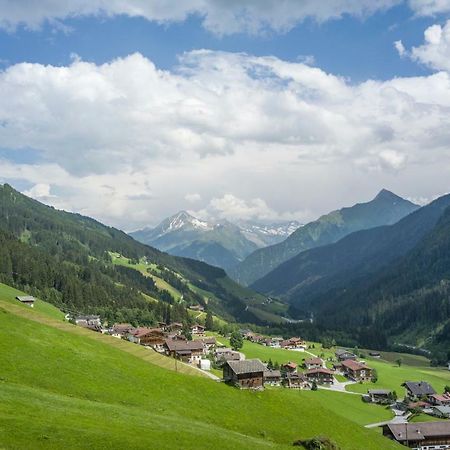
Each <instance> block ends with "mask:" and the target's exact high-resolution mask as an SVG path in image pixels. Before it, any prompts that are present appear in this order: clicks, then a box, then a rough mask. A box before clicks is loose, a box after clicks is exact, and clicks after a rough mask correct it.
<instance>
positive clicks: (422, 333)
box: [254, 195, 450, 361]
mask: <svg viewBox="0 0 450 450" xmlns="http://www.w3.org/2000/svg"><path fill="white" fill-rule="evenodd" d="M449 208H450V195H447V196H444V197H441V198H439V199H437V200H435V201H434V202H432V203H431V204H429V205H427V206H425V207H422V208H421V209H419V210H418V211H416V212H414V213H412V214H410V215H409V216H407V217H405V218H404V219H402V220H401V221H399V222H398V223H396V224H394V225H391V226H385V227H379V228H375V229H372V230H365V231H360V232H357V233H353V234H351V235H349V236H347V237H345V238H344V239H342V240H340V241H339V242H337V243H335V244H331V245H328V246H324V247H321V248H317V249H312V250H309V251H307V252H303V253H301V254H300V255H298V256H297V257H295V258H293V259H291V260H289V261H287V262H286V263H284V264H283V265H281V266H280V267H279V268H278V269H277V270H275V271H273V272H272V273H271V274H269V275H268V276H266V277H265V278H264V279H262V280H260V281H259V282H258V283H256V284H255V285H254V287H255V288H258V289H261V290H263V291H265V292H270V293H272V294H278V295H281V296H282V297H283V298H284V300H285V301H287V302H289V303H290V304H291V313H292V314H294V315H297V316H298V315H302V314H307V315H308V316H309V314H310V313H311V312H312V313H314V317H315V324H316V326H317V327H318V328H319V329H321V330H327V331H328V332H332V330H334V333H335V334H336V333H338V334H339V335H341V336H342V335H345V334H346V335H347V336H348V337H349V338H351V339H354V342H358V343H360V344H362V345H366V346H372V347H373V346H378V347H386V346H387V345H393V344H396V343H402V344H406V345H410V346H417V347H422V348H429V349H432V350H434V351H435V354H436V352H437V353H438V358H439V359H440V360H441V361H444V360H446V358H447V355H446V354H443V352H444V350H445V346H446V345H447V344H448V342H449V330H450V326H449V325H448V320H449V318H450V303H449V295H450V289H449V283H450V281H449V280H450V277H449V267H450V266H449V262H450V260H449V255H450V245H449V236H450V210H449ZM444 353H445V352H444Z"/></svg>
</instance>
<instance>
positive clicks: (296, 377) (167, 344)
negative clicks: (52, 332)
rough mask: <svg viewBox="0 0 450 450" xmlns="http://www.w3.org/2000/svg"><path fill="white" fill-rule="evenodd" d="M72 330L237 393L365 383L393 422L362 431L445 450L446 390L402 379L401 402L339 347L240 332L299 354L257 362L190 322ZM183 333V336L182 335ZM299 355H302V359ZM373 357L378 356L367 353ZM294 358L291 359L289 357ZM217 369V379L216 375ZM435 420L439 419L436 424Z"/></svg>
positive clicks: (86, 322)
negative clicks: (320, 352)
mask: <svg viewBox="0 0 450 450" xmlns="http://www.w3.org/2000/svg"><path fill="white" fill-rule="evenodd" d="M75 323H76V324H77V325H78V326H82V327H84V328H88V329H90V330H92V331H96V332H101V333H104V334H109V335H111V336H113V337H115V338H117V339H124V340H127V341H129V342H132V343H135V344H138V345H142V346H145V347H147V348H148V349H149V350H151V351H156V352H158V353H160V354H163V355H166V356H167V357H171V358H174V359H175V360H176V361H179V362H180V364H189V365H191V366H193V367H196V368H198V369H199V370H202V371H204V372H205V373H210V376H211V378H214V379H215V380H216V381H218V382H224V383H227V384H229V385H230V386H234V387H237V388H239V389H251V390H263V389H266V388H269V389H272V388H281V389H282V388H286V389H297V390H312V391H314V390H317V389H324V390H327V389H328V390H333V391H338V392H343V393H348V392H347V391H346V390H345V389H346V386H348V385H351V384H356V383H358V384H367V390H366V393H363V394H361V400H362V401H363V402H366V403H368V404H374V405H381V406H383V407H385V408H390V409H391V410H392V412H393V416H394V418H393V419H391V420H389V421H386V422H383V423H379V424H373V425H368V427H372V426H373V427H375V426H376V427H380V428H381V429H382V433H383V435H384V436H386V437H387V438H389V439H392V440H395V441H397V442H398V443H400V444H403V445H405V446H407V447H410V448H414V449H420V450H431V449H450V420H448V419H450V392H449V391H445V392H441V393H439V392H436V390H435V389H434V388H433V387H432V386H431V385H430V384H429V383H428V382H426V381H423V380H415V381H410V380H405V381H404V383H403V384H402V387H403V388H404V389H405V392H406V395H405V396H404V398H398V395H397V393H396V392H395V391H394V390H388V389H376V388H373V387H372V386H373V385H374V384H375V383H376V377H377V374H376V370H375V369H374V368H372V367H370V365H368V364H367V363H366V361H364V360H362V359H361V358H360V357H359V355H357V354H356V353H355V352H352V351H350V350H348V349H344V348H336V349H335V351H334V356H332V357H331V356H328V357H327V358H326V359H325V358H321V357H319V356H317V355H316V354H315V353H311V352H310V351H309V350H312V349H310V348H309V345H310V344H309V343H308V342H306V341H305V340H303V339H302V338H300V337H291V338H288V339H283V338H282V337H267V336H261V335H259V334H256V333H253V332H252V331H250V330H240V331H239V334H240V336H241V338H242V340H246V341H248V342H251V343H254V344H258V345H261V346H265V347H270V348H272V349H280V350H292V351H296V352H301V356H302V358H301V361H302V362H301V363H300V364H299V363H296V362H294V361H283V362H282V363H278V362H275V363H273V362H272V361H261V360H260V359H246V356H245V354H244V353H242V352H240V351H238V350H233V349H232V348H231V347H230V346H225V345H223V344H222V343H221V342H220V340H219V339H220V337H219V336H217V337H216V336H212V335H210V333H207V332H206V330H205V327H204V326H203V325H200V324H193V325H191V326H189V327H188V330H187V329H186V327H185V326H184V325H183V324H182V323H177V322H175V323H170V324H166V323H158V326H157V327H154V328H146V327H133V326H132V325H131V324H114V325H113V326H111V327H107V328H105V327H103V326H102V324H101V320H100V317H99V316H79V317H76V318H75ZM186 335H188V336H186ZM303 356H304V357H303ZM370 356H371V357H372V358H378V357H379V356H380V354H379V353H378V352H370ZM293 359H294V358H293ZM219 370H221V376H217V375H214V374H213V373H215V374H218V371H219ZM418 414H422V415H424V414H426V415H427V416H428V417H430V420H429V421H428V420H426V421H423V422H409V420H410V419H411V418H412V417H414V416H417V415H418ZM439 419H441V420H439Z"/></svg>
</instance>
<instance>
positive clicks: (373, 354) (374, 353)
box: [369, 352, 381, 358]
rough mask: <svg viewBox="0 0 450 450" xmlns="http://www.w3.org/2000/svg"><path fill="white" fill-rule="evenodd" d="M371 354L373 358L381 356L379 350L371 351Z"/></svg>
mask: <svg viewBox="0 0 450 450" xmlns="http://www.w3.org/2000/svg"><path fill="white" fill-rule="evenodd" d="M369 356H371V357H372V358H381V354H380V353H379V352H369Z"/></svg>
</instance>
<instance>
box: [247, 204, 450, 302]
mask: <svg viewBox="0 0 450 450" xmlns="http://www.w3.org/2000/svg"><path fill="white" fill-rule="evenodd" d="M448 206H450V196H445V197H441V198H440V199H438V200H436V201H434V202H433V203H431V204H430V205H427V206H424V207H422V208H420V209H418V210H416V211H415V212H413V213H411V214H410V215H408V216H406V217H404V218H403V219H402V220H400V221H399V222H397V223H395V224H393V225H386V226H382V227H376V228H372V229H369V230H363V231H358V232H355V233H352V234H350V235H348V236H346V237H344V238H343V239H341V240H339V241H338V242H336V243H333V244H329V245H326V246H322V247H319V248H314V249H310V250H307V251H305V252H302V253H300V254H299V255H297V256H295V257H294V258H291V259H290V260H288V261H286V262H285V263H283V264H282V265H280V266H279V267H278V268H277V269H275V270H274V271H272V272H270V273H269V274H267V275H266V276H265V277H263V278H262V279H261V280H258V281H257V282H256V283H254V284H253V287H254V288H255V289H257V290H259V291H261V292H267V293H270V294H272V295H279V296H283V297H284V298H285V300H286V301H287V302H289V303H291V304H294V305H302V307H306V306H308V305H309V304H310V303H311V302H312V299H313V298H314V296H317V295H318V294H320V293H321V292H324V291H326V290H327V289H330V288H334V287H339V286H342V287H345V286H346V285H347V284H348V282H349V281H350V280H353V279H358V278H360V277H361V276H364V275H367V274H370V273H374V272H376V271H377V270H378V269H380V268H381V267H383V266H384V265H388V264H389V263H391V262H392V261H394V260H395V259H396V258H398V257H400V256H403V255H405V254H406V253H407V252H408V251H410V250H411V249H412V248H413V247H414V246H415V245H416V244H417V243H418V242H420V240H421V239H422V238H423V237H424V236H425V235H426V234H427V233H428V232H430V231H431V230H432V229H433V227H434V226H435V225H436V223H437V221H438V220H439V218H440V217H441V215H442V214H443V212H444V211H445V209H446V208H447V207H448Z"/></svg>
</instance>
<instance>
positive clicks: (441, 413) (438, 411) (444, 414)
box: [431, 406, 450, 419]
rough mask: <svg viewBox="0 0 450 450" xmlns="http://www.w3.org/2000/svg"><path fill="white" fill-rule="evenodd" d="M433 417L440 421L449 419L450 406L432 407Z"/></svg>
mask: <svg viewBox="0 0 450 450" xmlns="http://www.w3.org/2000/svg"><path fill="white" fill-rule="evenodd" d="M431 409H432V411H433V416H436V417H440V418H441V419H450V406H433V407H432V408H431Z"/></svg>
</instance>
